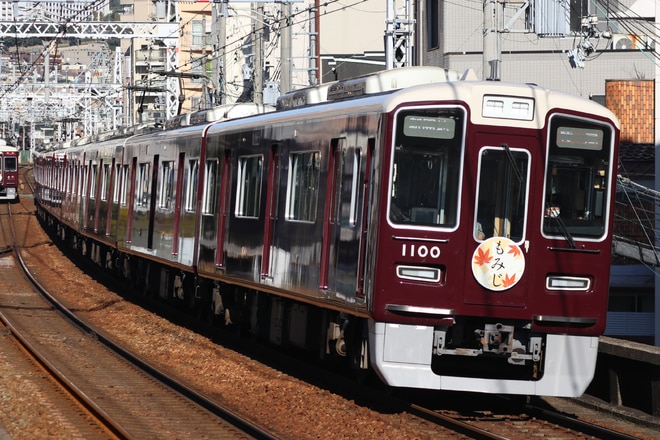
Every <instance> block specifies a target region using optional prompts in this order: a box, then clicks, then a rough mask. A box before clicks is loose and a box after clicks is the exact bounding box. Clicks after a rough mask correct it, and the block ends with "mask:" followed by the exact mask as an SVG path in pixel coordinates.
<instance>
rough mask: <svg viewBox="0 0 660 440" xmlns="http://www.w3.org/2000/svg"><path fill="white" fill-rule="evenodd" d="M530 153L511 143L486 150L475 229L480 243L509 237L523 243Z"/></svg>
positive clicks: (482, 161) (481, 159) (480, 161)
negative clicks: (512, 145)
mask: <svg viewBox="0 0 660 440" xmlns="http://www.w3.org/2000/svg"><path fill="white" fill-rule="evenodd" d="M528 174H529V153H528V152H527V151H523V150H514V149H511V148H509V146H508V145H507V144H502V145H501V146H499V147H489V148H484V149H483V150H482V151H481V156H480V158H479V196H478V199H477V200H478V202H477V209H476V224H475V228H474V233H475V237H476V238H477V240H484V239H486V238H489V237H507V238H510V239H511V240H513V241H516V242H518V241H521V240H522V238H523V236H524V230H525V213H526V211H527V210H526V209H525V205H526V203H527V188H528V185H527V183H528V180H529V179H528Z"/></svg>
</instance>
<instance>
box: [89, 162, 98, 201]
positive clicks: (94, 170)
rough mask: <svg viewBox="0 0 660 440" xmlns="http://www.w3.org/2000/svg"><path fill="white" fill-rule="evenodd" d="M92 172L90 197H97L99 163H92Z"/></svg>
mask: <svg viewBox="0 0 660 440" xmlns="http://www.w3.org/2000/svg"><path fill="white" fill-rule="evenodd" d="M91 169H92V173H91V175H90V179H91V180H90V181H89V198H90V199H95V198H96V186H97V184H98V177H99V166H98V165H97V164H94V165H92V167H91Z"/></svg>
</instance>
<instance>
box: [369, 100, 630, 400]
mask: <svg viewBox="0 0 660 440" xmlns="http://www.w3.org/2000/svg"><path fill="white" fill-rule="evenodd" d="M487 98H488V97H486V98H484V100H483V102H484V103H486V102H487V100H488V99H487ZM494 99H496V100H498V101H504V106H505V107H506V106H510V107H515V108H518V109H520V108H523V107H525V106H527V107H528V108H530V109H532V108H536V113H533V112H532V113H529V114H528V115H527V116H524V118H525V119H526V120H525V121H520V120H516V119H513V121H511V120H508V121H507V122H506V123H504V122H503V119H504V118H500V117H499V116H497V115H495V116H493V118H492V119H491V118H489V117H483V114H486V113H485V112H486V111H485V110H484V113H483V114H481V115H478V116H475V115H472V116H473V117H472V118H470V113H469V111H468V110H467V106H463V105H450V106H444V107H435V108H432V107H430V108H429V107H427V108H410V109H402V110H400V111H398V112H397V113H396V115H395V121H394V123H393V125H392V132H393V133H394V139H393V142H392V147H391V149H390V151H391V154H390V157H389V158H386V159H385V161H389V163H390V173H389V178H388V181H387V185H386V186H385V187H386V188H388V190H387V191H384V192H383V194H382V196H381V203H382V204H383V206H387V212H388V216H387V218H386V219H382V220H381V222H380V228H379V239H378V249H379V251H378V253H377V256H375V257H374V258H375V261H374V263H373V266H374V268H375V269H376V275H375V277H374V289H373V291H374V292H375V294H373V297H372V306H371V308H372V313H373V318H374V319H373V321H371V322H370V344H371V345H370V362H371V364H372V365H373V366H374V368H375V370H376V371H377V373H378V374H379V375H380V376H381V378H382V379H383V380H384V381H385V382H386V383H388V384H389V385H392V386H400V387H413V388H431V389H446V390H460V391H475V392H489V393H503V394H522V395H559V396H578V395H581V394H582V393H583V392H584V390H585V389H586V388H587V386H588V385H589V383H590V382H591V379H592V377H593V372H594V369H595V362H596V356H597V347H598V336H599V335H600V334H602V332H603V331H604V328H605V318H606V312H607V294H608V282H609V264H610V261H609V259H610V246H611V240H610V234H609V232H608V231H609V230H610V229H611V203H612V198H611V193H612V191H611V189H612V188H614V184H615V180H614V179H615V169H614V164H615V163H616V162H615V160H616V156H615V154H614V153H615V151H614V150H615V148H614V145H615V142H616V140H617V139H616V127H615V126H614V125H613V124H615V123H614V122H609V121H608V120H606V119H604V118H600V119H599V120H595V119H588V118H587V116H586V115H585V114H582V115H577V114H576V113H575V112H570V113H565V114H561V113H560V112H559V111H557V110H555V111H554V112H548V115H546V114H545V113H544V112H543V111H542V110H543V109H544V108H546V106H547V103H546V102H543V100H542V99H538V98H537V100H536V101H534V100H533V99H532V98H531V97H530V98H524V97H521V98H517V97H507V98H501V97H494ZM480 105H481V103H480V102H479V103H478V106H480ZM535 106H536V107H535ZM473 111H474V110H473ZM480 111H481V109H480V108H479V107H477V108H476V112H480ZM506 116H507V117H510V115H506ZM515 117H519V116H515ZM515 117H514V118H515ZM539 119H540V120H539ZM475 120H479V122H480V123H481V124H484V123H487V124H488V125H489V126H476V125H473V124H474V121H475ZM613 120H614V119H613ZM503 124H504V125H503ZM506 125H508V126H506ZM535 125H537V126H536V127H535ZM514 127H515V130H514ZM544 127H549V128H548V129H544ZM546 144H547V145H548V146H549V147H548V148H546ZM560 196H561V197H563V200H561V203H562V205H561V207H560V204H559V203H560V200H559V198H560Z"/></svg>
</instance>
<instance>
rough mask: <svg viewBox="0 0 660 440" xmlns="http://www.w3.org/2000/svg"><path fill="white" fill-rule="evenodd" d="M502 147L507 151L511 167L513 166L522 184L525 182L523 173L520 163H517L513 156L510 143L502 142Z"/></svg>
mask: <svg viewBox="0 0 660 440" xmlns="http://www.w3.org/2000/svg"><path fill="white" fill-rule="evenodd" d="M502 148H503V149H504V152H505V153H506V157H507V159H509V165H511V168H513V172H514V173H515V174H516V178H517V179H518V183H519V184H521V183H522V182H523V175H522V173H521V172H520V170H519V169H518V165H517V164H516V160H515V159H514V158H513V154H511V149H510V148H509V144H502Z"/></svg>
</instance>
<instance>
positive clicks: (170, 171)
mask: <svg viewBox="0 0 660 440" xmlns="http://www.w3.org/2000/svg"><path fill="white" fill-rule="evenodd" d="M173 185H174V162H173V161H163V163H162V164H161V167H160V188H159V197H158V207H159V208H162V209H171V207H172V187H173Z"/></svg>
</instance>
